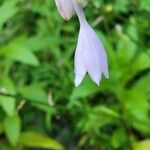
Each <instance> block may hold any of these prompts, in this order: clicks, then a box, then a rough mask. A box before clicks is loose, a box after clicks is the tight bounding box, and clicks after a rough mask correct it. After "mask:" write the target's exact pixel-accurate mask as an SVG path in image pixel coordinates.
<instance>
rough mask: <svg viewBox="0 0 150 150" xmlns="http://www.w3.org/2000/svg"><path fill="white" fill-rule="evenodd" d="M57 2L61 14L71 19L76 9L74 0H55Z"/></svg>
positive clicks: (66, 18)
mask: <svg viewBox="0 0 150 150" xmlns="http://www.w3.org/2000/svg"><path fill="white" fill-rule="evenodd" d="M55 3H56V6H57V8H58V11H59V13H60V14H61V16H62V17H63V18H64V19H65V20H70V18H71V17H72V14H73V11H74V8H73V4H72V0H55Z"/></svg>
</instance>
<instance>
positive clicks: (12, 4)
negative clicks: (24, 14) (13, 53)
mask: <svg viewBox="0 0 150 150" xmlns="http://www.w3.org/2000/svg"><path fill="white" fill-rule="evenodd" d="M16 2H17V1H16V0H13V1H12V0H7V1H4V3H3V4H2V6H1V7H0V14H1V17H0V29H1V27H2V26H3V24H4V23H5V22H6V21H7V20H8V19H10V18H11V17H13V16H14V15H15V14H16V13H17V12H18V9H17V7H16Z"/></svg>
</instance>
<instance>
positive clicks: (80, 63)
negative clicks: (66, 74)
mask: <svg viewBox="0 0 150 150" xmlns="http://www.w3.org/2000/svg"><path fill="white" fill-rule="evenodd" d="M84 49H85V45H84V43H83V37H82V34H81V32H79V37H78V44H77V48H76V52H75V66H74V68H75V70H74V72H75V79H74V82H75V86H76V87H77V86H78V85H79V84H80V83H81V82H82V80H83V78H84V76H85V74H86V66H85V58H84V53H83V51H84Z"/></svg>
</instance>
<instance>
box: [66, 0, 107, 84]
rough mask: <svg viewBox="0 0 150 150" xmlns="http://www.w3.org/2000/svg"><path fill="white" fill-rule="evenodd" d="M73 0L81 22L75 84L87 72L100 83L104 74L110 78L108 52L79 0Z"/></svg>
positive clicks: (75, 64) (76, 53) (76, 54)
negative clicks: (88, 20)
mask: <svg viewBox="0 0 150 150" xmlns="http://www.w3.org/2000/svg"><path fill="white" fill-rule="evenodd" d="M67 1H71V2H72V4H73V8H74V10H75V11H76V13H77V16H78V18H79V22H80V31H79V36H78V43H77V48H76V52H75V59H74V60H75V63H74V68H75V69H74V72H75V79H74V82H75V86H76V87H77V86H78V85H79V84H80V83H81V82H82V80H83V78H84V76H85V74H86V73H88V74H89V75H90V77H91V79H92V80H93V81H94V82H95V83H96V84H97V85H99V82H100V80H101V77H102V74H104V75H105V77H106V78H109V72H108V64H107V54H106V52H105V49H104V47H103V45H102V43H101V41H100V40H99V38H98V36H97V35H96V33H95V32H94V30H93V29H92V28H91V27H90V25H89V24H88V22H87V20H86V18H85V15H84V13H83V10H82V8H81V7H80V4H79V3H78V2H77V0H67Z"/></svg>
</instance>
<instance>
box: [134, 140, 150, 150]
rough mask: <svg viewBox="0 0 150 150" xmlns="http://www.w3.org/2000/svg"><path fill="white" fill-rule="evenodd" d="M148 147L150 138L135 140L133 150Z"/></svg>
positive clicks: (141, 149)
mask: <svg viewBox="0 0 150 150" xmlns="http://www.w3.org/2000/svg"><path fill="white" fill-rule="evenodd" d="M149 149H150V139H147V140H143V141H139V142H136V143H135V144H134V150H149Z"/></svg>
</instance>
